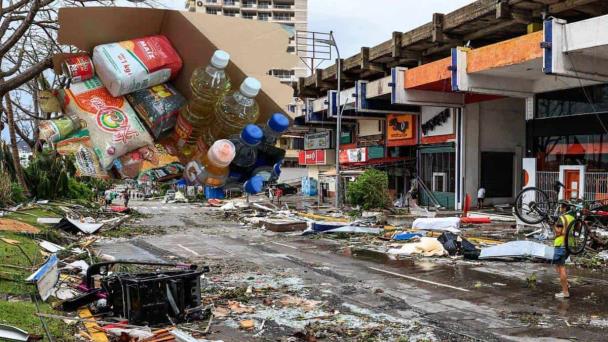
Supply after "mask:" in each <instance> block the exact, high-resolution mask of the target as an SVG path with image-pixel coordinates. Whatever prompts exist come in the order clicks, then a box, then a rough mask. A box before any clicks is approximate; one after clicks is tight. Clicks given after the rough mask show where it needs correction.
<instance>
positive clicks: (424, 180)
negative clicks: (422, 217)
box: [418, 107, 458, 209]
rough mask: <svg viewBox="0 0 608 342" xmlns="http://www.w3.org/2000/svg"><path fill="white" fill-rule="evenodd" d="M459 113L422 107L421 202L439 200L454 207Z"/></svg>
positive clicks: (448, 206)
mask: <svg viewBox="0 0 608 342" xmlns="http://www.w3.org/2000/svg"><path fill="white" fill-rule="evenodd" d="M457 113H458V110H457V109H451V108H443V107H423V108H422V111H421V115H420V133H421V134H420V146H419V147H418V176H419V192H420V203H421V204H423V205H433V204H439V205H440V206H442V207H444V208H450V209H453V208H454V207H455V203H456V188H457V184H456V183H457V182H456V181H457V165H456V144H455V142H456V116H457V115H456V114H457ZM420 181H421V182H420ZM436 202H437V203H436Z"/></svg>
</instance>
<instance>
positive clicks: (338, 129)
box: [329, 31, 342, 208]
mask: <svg viewBox="0 0 608 342" xmlns="http://www.w3.org/2000/svg"><path fill="white" fill-rule="evenodd" d="M329 36H330V38H331V41H332V43H333V46H334V47H335V48H336V55H338V60H337V62H336V63H337V64H336V67H337V68H338V69H337V72H336V76H337V77H338V92H337V93H336V104H337V106H338V107H337V108H338V112H337V113H336V116H337V117H336V208H340V190H341V189H340V137H341V136H342V111H341V110H340V91H341V90H342V89H341V81H342V61H341V60H340V50H339V49H338V44H336V40H335V39H334V32H333V31H330V32H329Z"/></svg>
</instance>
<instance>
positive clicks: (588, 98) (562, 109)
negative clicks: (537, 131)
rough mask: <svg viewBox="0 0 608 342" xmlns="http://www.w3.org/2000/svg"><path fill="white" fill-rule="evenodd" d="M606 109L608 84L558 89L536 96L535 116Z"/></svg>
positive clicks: (552, 115)
mask: <svg viewBox="0 0 608 342" xmlns="http://www.w3.org/2000/svg"><path fill="white" fill-rule="evenodd" d="M606 111H608V84H600V85H595V86H589V87H583V88H574V89H567V90H558V91H552V92H548V93H543V94H538V95H537V96H536V117H537V118H551V117H559V116H566V115H576V114H587V113H597V112H606Z"/></svg>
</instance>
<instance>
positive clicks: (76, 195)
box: [65, 178, 95, 200]
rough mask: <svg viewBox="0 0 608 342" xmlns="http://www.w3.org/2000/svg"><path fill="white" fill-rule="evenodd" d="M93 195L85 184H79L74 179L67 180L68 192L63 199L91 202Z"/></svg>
mask: <svg viewBox="0 0 608 342" xmlns="http://www.w3.org/2000/svg"><path fill="white" fill-rule="evenodd" d="M94 195H95V194H94V193H93V191H92V190H91V188H89V186H88V185H87V184H85V183H82V182H79V181H78V180H76V178H70V179H68V192H67V194H66V196H65V197H67V198H71V199H84V200H93V196H94Z"/></svg>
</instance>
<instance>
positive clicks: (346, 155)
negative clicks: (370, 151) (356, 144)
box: [340, 147, 367, 164]
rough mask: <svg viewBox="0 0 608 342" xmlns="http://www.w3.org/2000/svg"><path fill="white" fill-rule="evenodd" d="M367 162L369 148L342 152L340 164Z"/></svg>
mask: <svg viewBox="0 0 608 342" xmlns="http://www.w3.org/2000/svg"><path fill="white" fill-rule="evenodd" d="M366 161H367V148H366V147H362V148H351V149H348V150H341V151H340V163H344V164H348V163H362V162H366Z"/></svg>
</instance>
